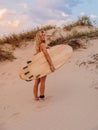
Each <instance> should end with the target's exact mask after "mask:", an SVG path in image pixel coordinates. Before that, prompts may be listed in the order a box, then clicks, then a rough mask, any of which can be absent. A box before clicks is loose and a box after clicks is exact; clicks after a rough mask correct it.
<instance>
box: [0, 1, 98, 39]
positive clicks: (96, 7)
mask: <svg viewBox="0 0 98 130" xmlns="http://www.w3.org/2000/svg"><path fill="white" fill-rule="evenodd" d="M97 12H98V0H0V37H2V36H5V35H9V34H12V33H21V32H25V31H29V30H32V29H33V28H36V27H38V26H44V25H56V26H58V27H59V26H60V27H62V26H63V25H67V24H70V23H72V22H74V21H76V20H77V19H78V17H81V16H83V15H86V16H89V17H90V18H91V20H92V21H96V26H98V13H97Z"/></svg>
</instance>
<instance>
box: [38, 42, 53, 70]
mask: <svg viewBox="0 0 98 130" xmlns="http://www.w3.org/2000/svg"><path fill="white" fill-rule="evenodd" d="M40 47H41V50H42V51H43V53H44V56H45V58H46V60H47V62H48V64H49V66H50V69H51V71H52V72H53V71H54V70H55V68H54V65H53V63H52V60H51V57H50V56H49V54H48V51H47V49H46V46H45V43H41V45H40Z"/></svg>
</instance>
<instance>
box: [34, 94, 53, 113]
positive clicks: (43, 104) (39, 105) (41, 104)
mask: <svg viewBox="0 0 98 130" xmlns="http://www.w3.org/2000/svg"><path fill="white" fill-rule="evenodd" d="M51 105H53V98H52V96H48V97H46V98H45V101H34V103H33V110H34V111H40V110H45V109H46V108H47V107H50V106H51Z"/></svg>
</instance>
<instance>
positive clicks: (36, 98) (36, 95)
mask: <svg viewBox="0 0 98 130" xmlns="http://www.w3.org/2000/svg"><path fill="white" fill-rule="evenodd" d="M39 83H40V79H36V80H35V84H34V87H33V93H34V98H35V100H38V85H39Z"/></svg>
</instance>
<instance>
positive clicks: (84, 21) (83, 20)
mask: <svg viewBox="0 0 98 130" xmlns="http://www.w3.org/2000/svg"><path fill="white" fill-rule="evenodd" d="M76 26H93V24H92V22H91V20H90V18H89V17H88V16H82V17H79V18H78V20H77V21H76V22H75V23H72V24H70V25H67V26H64V29H66V30H67V31H70V30H71V29H72V28H73V27H76Z"/></svg>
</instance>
